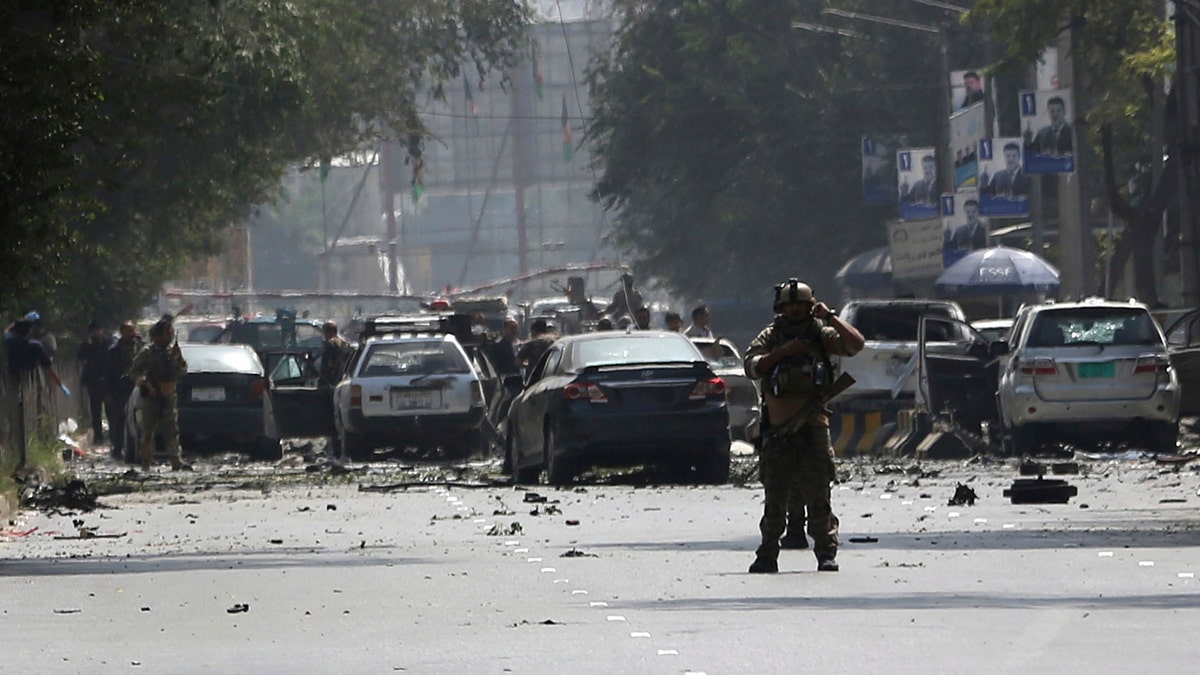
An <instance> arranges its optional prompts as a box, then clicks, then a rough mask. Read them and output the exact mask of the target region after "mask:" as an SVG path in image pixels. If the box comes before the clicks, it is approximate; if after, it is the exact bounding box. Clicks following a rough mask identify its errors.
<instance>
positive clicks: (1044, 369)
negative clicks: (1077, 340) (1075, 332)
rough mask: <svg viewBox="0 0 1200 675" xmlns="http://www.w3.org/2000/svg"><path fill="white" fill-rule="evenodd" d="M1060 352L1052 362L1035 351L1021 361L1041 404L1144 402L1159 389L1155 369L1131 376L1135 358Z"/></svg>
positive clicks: (1135, 362)
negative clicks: (1028, 370)
mask: <svg viewBox="0 0 1200 675" xmlns="http://www.w3.org/2000/svg"><path fill="white" fill-rule="evenodd" d="M1061 349H1062V348H1061V347H1060V348H1059V350H1058V354H1059V355H1058V356H1057V357H1056V358H1053V359H1051V358H1049V357H1039V356H1037V352H1036V351H1034V350H1030V352H1029V353H1028V354H1027V355H1025V356H1023V357H1022V359H1021V363H1022V369H1023V370H1024V369H1025V368H1026V367H1027V366H1026V364H1029V366H1028V368H1029V369H1030V370H1031V371H1032V374H1030V375H1028V376H1029V377H1031V378H1032V380H1033V387H1034V391H1035V392H1037V395H1038V398H1040V399H1042V400H1043V401H1113V400H1120V399H1146V398H1150V397H1151V396H1153V395H1154V392H1155V390H1156V388H1157V386H1158V374H1157V372H1156V371H1155V370H1154V369H1150V370H1149V371H1148V372H1141V373H1138V372H1134V371H1135V369H1136V367H1137V365H1138V357H1137V356H1132V357H1130V356H1105V355H1104V354H1103V353H1096V350H1095V349H1094V348H1080V351H1082V352H1085V353H1081V354H1079V355H1077V356H1076V355H1072V356H1067V357H1063V356H1062V355H1061ZM1147 358H1148V359H1149V358H1152V357H1147ZM1143 363H1144V362H1143ZM1051 364H1053V365H1051Z"/></svg>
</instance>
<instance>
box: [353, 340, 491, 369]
mask: <svg viewBox="0 0 1200 675" xmlns="http://www.w3.org/2000/svg"><path fill="white" fill-rule="evenodd" d="M469 372H471V366H470V364H468V363H467V360H466V359H465V358H464V357H463V355H462V353H461V352H459V351H458V350H457V349H455V348H454V345H453V344H451V343H449V342H443V343H437V342H395V343H386V344H377V345H374V346H372V347H371V349H370V351H369V352H368V353H367V356H366V361H365V362H364V363H363V367H362V371H361V372H360V373H359V376H360V377H390V376H395V375H433V374H438V373H469Z"/></svg>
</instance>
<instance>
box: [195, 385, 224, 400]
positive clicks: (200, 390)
mask: <svg viewBox="0 0 1200 675" xmlns="http://www.w3.org/2000/svg"><path fill="white" fill-rule="evenodd" d="M192 400H193V401H224V400H225V387H196V388H194V389H192Z"/></svg>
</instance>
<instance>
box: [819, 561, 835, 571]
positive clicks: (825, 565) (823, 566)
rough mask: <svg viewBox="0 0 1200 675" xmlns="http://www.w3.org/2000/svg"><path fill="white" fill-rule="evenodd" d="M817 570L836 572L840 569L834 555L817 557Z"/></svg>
mask: <svg viewBox="0 0 1200 675" xmlns="http://www.w3.org/2000/svg"><path fill="white" fill-rule="evenodd" d="M817 571H819V572H836V571H838V564H837V560H834V559H833V558H832V557H826V558H817Z"/></svg>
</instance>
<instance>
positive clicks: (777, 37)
mask: <svg viewBox="0 0 1200 675" xmlns="http://www.w3.org/2000/svg"><path fill="white" fill-rule="evenodd" d="M876 4H877V3H876ZM618 6H619V9H620V13H621V16H622V19H621V25H620V28H619V31H618V35H617V38H616V44H615V45H614V48H613V49H612V51H611V52H610V53H609V54H607V55H605V56H603V57H601V58H599V59H598V60H597V61H595V62H594V63H593V64H592V66H591V67H590V69H589V73H588V84H589V87H590V91H591V95H592V110H593V116H592V119H591V121H590V123H589V125H588V127H587V133H586V137H585V140H586V142H587V143H589V144H591V147H592V151H593V154H594V156H595V157H596V158H597V159H596V167H595V168H596V169H597V171H598V172H599V176H600V177H599V180H598V183H597V186H596V189H595V191H594V197H595V198H596V199H597V200H599V202H600V203H602V204H603V205H604V206H605V207H607V208H609V209H612V210H613V211H614V212H615V214H616V215H615V218H614V226H613V232H612V234H611V236H612V239H613V240H614V243H616V244H617V245H618V246H621V247H624V248H625V249H627V250H629V251H631V252H634V253H635V254H636V258H637V260H638V262H637V263H636V267H637V268H638V269H639V270H641V271H643V272H653V273H654V274H655V275H656V276H658V277H660V278H662V279H665V281H666V283H667V284H668V285H669V286H670V287H671V288H672V290H674V291H676V292H679V293H682V294H684V295H689V296H692V297H697V296H707V297H735V296H739V295H745V294H747V293H754V294H758V295H761V294H764V293H765V292H766V289H768V288H769V287H770V285H771V284H773V283H775V282H777V281H778V280H780V279H786V278H788V277H791V276H799V277H802V278H804V279H806V280H808V281H810V282H813V283H815V284H816V285H817V287H818V288H819V289H820V288H825V289H828V290H827V291H825V292H827V293H828V295H830V296H831V295H833V289H832V288H831V287H830V286H831V284H832V279H833V274H834V272H835V271H836V270H837V267H838V266H839V265H840V264H841V263H842V262H843V261H844V260H845V259H846V258H847V257H849V255H851V254H853V253H857V252H859V251H862V250H865V249H867V248H871V247H872V246H879V245H883V244H885V243H886V238H885V235H884V232H885V229H884V227H883V224H884V221H886V220H887V219H889V218H892V217H894V216H895V211H894V209H890V210H889V209H886V208H885V209H880V208H878V207H875V208H871V207H864V206H861V204H862V194H861V183H860V172H861V165H860V154H859V153H860V150H859V144H860V137H861V135H862V134H863V133H881V132H900V133H907V134H909V136H910V138H911V139H913V142H914V144H928V145H932V144H934V143H935V142H936V139H937V138H938V127H939V119H940V117H939V111H940V110H941V106H940V105H939V99H938V97H939V96H940V95H941V92H942V82H943V78H944V77H945V74H944V73H942V72H940V70H936V69H934V68H931V67H930V63H937V62H938V59H937V58H936V54H937V52H936V49H937V43H936V42H935V41H932V40H927V39H926V38H925V37H924V36H922V35H920V34H913V33H909V32H904V31H897V30H895V29H892V28H890V27H888V26H871V25H867V26H863V27H861V29H860V28H858V27H856V28H855V30H856V31H858V34H859V35H861V37H860V38H852V37H851V38H847V37H844V36H840V35H837V34H832V33H813V32H806V31H801V30H795V29H793V28H792V24H793V22H797V21H800V22H806V23H808V24H819V23H822V22H823V21H822V15H821V10H822V8H823V7H824V6H825V3H824V2H820V1H819V0H763V1H761V2H753V3H747V2H734V1H732V0H714V1H713V2H705V3H695V2H687V1H685V0H666V1H663V2H638V1H636V0H631V1H629V2H622V3H619V5H618ZM929 9H930V8H922V7H919V6H918V7H916V8H915V10H913V11H908V12H907V18H910V19H911V18H913V17H914V14H915V15H916V17H917V18H918V19H920V18H925V19H927V20H931V21H932V20H937V19H939V18H940V17H939V15H938V14H937V13H936V10H933V11H932V13H927V12H925V10H929ZM948 29H949V32H950V33H951V39H952V42H953V43H954V44H956V45H957V44H959V43H965V42H967V41H968V40H970V39H971V36H969V35H965V34H964V35H960V34H959V33H958V32H957V31H958V30H959V29H958V28H957V27H956V26H950V27H949V28H948ZM965 32H966V31H965V29H964V30H963V33H965ZM960 52H961V53H967V52H966V51H965V50H960ZM956 53H959V52H956Z"/></svg>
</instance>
